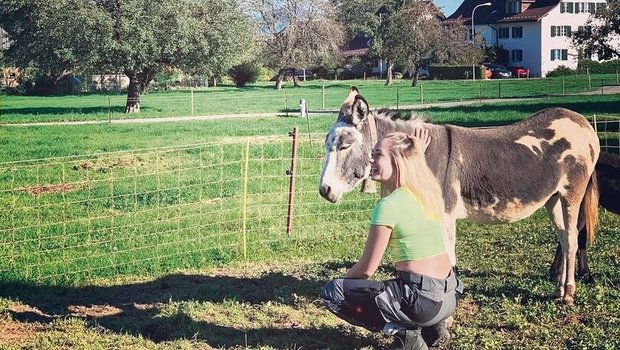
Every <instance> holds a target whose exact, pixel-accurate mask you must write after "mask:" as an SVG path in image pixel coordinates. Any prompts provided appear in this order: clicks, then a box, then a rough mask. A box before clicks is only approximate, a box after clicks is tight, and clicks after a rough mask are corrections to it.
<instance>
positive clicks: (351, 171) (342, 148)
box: [319, 86, 374, 203]
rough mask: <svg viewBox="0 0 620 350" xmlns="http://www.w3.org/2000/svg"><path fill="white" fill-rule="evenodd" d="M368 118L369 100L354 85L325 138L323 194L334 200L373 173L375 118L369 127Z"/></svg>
mask: <svg viewBox="0 0 620 350" xmlns="http://www.w3.org/2000/svg"><path fill="white" fill-rule="evenodd" d="M368 118H369V109H368V103H367V102H366V100H365V99H364V98H363V97H362V96H361V95H360V94H359V91H358V90H357V88H356V87H354V86H353V87H351V90H350V91H349V95H348V96H347V98H346V99H345V100H344V103H343V104H342V107H341V108H340V112H339V114H338V119H337V120H336V122H335V123H334V125H332V127H331V129H330V130H329V132H328V133H327V136H326V137H325V164H324V165H323V172H322V173H321V180H320V185H319V193H320V194H321V196H323V198H325V199H327V200H328V201H330V202H332V203H335V202H337V201H338V200H340V198H341V197H342V195H343V194H344V193H346V192H349V191H351V190H352V189H353V188H354V187H355V186H356V185H357V184H358V183H359V182H360V181H362V180H363V179H365V178H367V177H368V174H369V173H370V151H371V149H372V147H373V146H374V145H373V144H372V141H371V139H372V138H373V137H371V132H374V131H371V129H374V120H373V123H372V124H373V125H372V126H369V123H368V122H367V120H368ZM371 118H372V117H371Z"/></svg>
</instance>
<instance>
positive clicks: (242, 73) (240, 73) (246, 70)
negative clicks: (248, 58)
mask: <svg viewBox="0 0 620 350" xmlns="http://www.w3.org/2000/svg"><path fill="white" fill-rule="evenodd" d="M260 75H261V67H260V66H259V65H258V64H256V63H252V62H248V63H243V64H240V65H238V66H235V67H233V68H232V69H231V70H230V77H231V78H232V79H233V81H234V82H235V85H236V86H237V87H242V86H245V85H246V84H247V83H255V82H256V81H257V80H258V78H259V77H260Z"/></svg>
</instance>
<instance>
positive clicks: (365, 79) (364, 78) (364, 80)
mask: <svg viewBox="0 0 620 350" xmlns="http://www.w3.org/2000/svg"><path fill="white" fill-rule="evenodd" d="M616 73H617V71H616ZM364 81H366V72H364Z"/></svg>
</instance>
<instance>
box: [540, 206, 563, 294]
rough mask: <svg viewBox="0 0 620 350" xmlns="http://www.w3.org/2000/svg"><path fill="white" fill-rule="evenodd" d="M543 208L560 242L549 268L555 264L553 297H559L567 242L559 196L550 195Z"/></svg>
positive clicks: (561, 289) (561, 292)
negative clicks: (555, 285)
mask: <svg viewBox="0 0 620 350" xmlns="http://www.w3.org/2000/svg"><path fill="white" fill-rule="evenodd" d="M545 209H547V213H549V217H550V219H551V222H552V223H553V225H554V226H555V233H556V235H557V237H558V240H559V242H560V243H559V246H558V250H559V252H558V251H556V256H555V259H554V261H553V264H552V266H551V268H552V269H553V268H554V266H555V273H554V280H555V282H556V284H557V287H556V290H555V292H554V293H553V297H554V298H556V299H561V298H562V297H563V296H564V283H563V281H565V280H566V256H565V255H564V254H563V251H564V247H566V245H567V243H568V242H567V238H568V236H567V232H566V230H565V226H564V210H563V207H562V203H561V201H560V196H559V195H558V194H554V195H553V196H551V198H549V200H548V201H547V203H545Z"/></svg>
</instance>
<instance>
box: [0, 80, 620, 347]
mask: <svg viewBox="0 0 620 350" xmlns="http://www.w3.org/2000/svg"><path fill="white" fill-rule="evenodd" d="M346 90H347V87H345V86H343V87H341V88H340V97H339V101H340V102H341V101H342V99H343V97H344V95H346ZM369 90H371V89H370V88H369ZM362 94H364V89H363V88H362ZM619 100H620V98H619V96H617V95H616V96H571V97H554V98H549V99H542V100H536V101H528V102H519V103H514V102H513V103H511V102H510V101H507V102H505V103H501V104H498V105H492V106H490V105H476V106H467V107H454V108H447V109H441V108H433V109H428V110H424V111H421V113H422V114H424V115H426V116H428V117H430V118H432V119H433V120H435V121H437V122H440V123H454V124H460V125H468V126H473V125H477V126H480V125H501V124H506V123H510V122H514V121H516V120H519V119H522V118H524V117H526V116H527V115H529V114H531V113H533V112H535V111H537V110H539V109H542V108H545V107H549V106H565V107H568V108H571V109H574V110H577V111H579V112H581V113H583V114H585V115H587V116H592V115H594V114H597V115H599V116H600V115H618V106H619V103H618V102H619ZM340 102H339V103H340ZM369 102H370V103H371V105H372V104H373V100H372V99H371V98H370V97H369ZM240 103H243V102H242V101H240ZM334 117H335V116H313V117H311V119H310V123H311V125H310V130H311V131H312V132H313V134H312V135H306V134H305V131H306V128H307V127H306V125H305V121H303V120H300V119H298V118H283V117H261V118H252V119H230V120H213V121H200V122H185V123H167V124H152V125H142V124H135V125H107V124H106V125H82V126H70V127H68V126H45V127H43V126H41V127H2V129H0V132H1V133H2V137H1V138H0V142H2V145H3V147H1V148H0V160H1V163H0V233H1V234H0V348H8V349H12V348H16V349H17V348H28V349H58V348H67V349H68V348H82V349H91V348H100V349H116V348H133V349H194V348H205V349H210V348H226V349H242V348H256V349H327V348H329V349H351V348H365V349H373V348H383V347H385V346H386V345H387V343H388V341H387V339H385V338H382V337H381V336H378V335H375V334H370V333H368V332H365V331H362V330H360V329H358V328H355V327H351V326H348V325H347V324H345V323H344V322H341V321H339V320H338V319H336V318H335V317H333V316H332V315H330V314H329V313H328V312H326V311H325V310H324V309H323V308H322V307H321V305H320V303H319V301H318V300H317V296H318V292H319V291H320V288H321V287H322V285H323V284H324V283H325V282H326V281H327V280H328V279H329V278H333V277H336V276H341V275H342V274H343V273H344V272H345V271H346V268H347V267H348V266H350V265H352V264H353V263H354V262H355V260H356V259H357V258H358V257H359V255H360V253H361V249H362V245H363V242H364V235H365V229H366V225H367V223H366V221H367V218H368V213H369V210H370V208H371V207H372V204H373V202H374V201H375V200H376V198H377V197H376V196H369V195H363V194H360V193H357V192H354V193H350V194H349V195H348V196H347V197H346V200H345V201H344V202H342V203H340V204H338V205H332V204H329V203H327V202H326V201H324V200H322V199H321V198H319V196H318V193H317V189H316V187H317V178H318V174H319V172H320V165H321V157H322V152H323V151H322V140H321V136H322V135H324V134H325V132H326V131H327V129H328V128H329V126H330V125H331V123H333V120H334ZM25 119H27V117H26V118H25ZM297 125H298V126H299V127H300V130H301V131H302V132H304V133H303V134H302V135H300V142H301V143H300V147H299V159H300V161H299V163H298V165H297V166H298V173H297V176H296V181H297V190H296V196H297V197H296V208H295V212H294V214H295V219H294V230H293V232H292V234H291V236H290V237H289V236H287V235H286V233H285V217H286V209H287V204H286V203H287V202H286V199H287V198H286V197H287V193H288V177H287V176H286V175H285V172H286V170H288V168H289V162H290V160H289V156H290V141H289V137H288V136H287V133H288V131H290V130H291V129H292V127H294V126H297ZM257 135H259V136H257ZM260 135H280V136H275V137H267V138H265V137H260ZM308 136H311V137H312V138H311V139H309V138H308ZM246 160H247V162H246ZM246 177H247V178H248V179H249V181H248V183H247V186H246V184H245V183H244V181H243V179H244V178H246ZM244 193H245V194H244ZM244 208H245V209H244ZM619 227H620V219H619V218H618V217H617V216H614V215H612V214H609V213H606V212H603V213H601V216H600V230H599V232H598V239H597V241H596V242H595V244H594V245H593V246H592V249H591V267H592V269H593V271H594V275H595V278H596V279H597V284H596V285H594V286H585V285H582V284H579V285H578V299H577V302H576V305H575V306H574V307H572V308H567V307H563V306H561V305H557V304H555V303H554V302H552V301H551V300H550V298H549V295H550V294H551V292H552V291H553V284H552V283H551V282H549V281H548V280H547V268H548V265H549V263H550V262H551V260H552V253H553V251H554V249H555V244H556V243H555V238H554V237H553V234H552V233H551V225H550V223H549V221H548V220H547V219H546V214H545V213H543V212H538V213H536V214H535V215H534V216H533V217H531V218H529V219H527V220H523V221H521V222H518V223H515V224H511V225H494V226H490V225H474V224H471V223H467V222H460V223H459V224H458V232H459V234H458V240H457V241H458V244H457V254H458V258H459V268H460V271H461V277H462V279H463V281H464V282H465V285H466V294H465V295H464V297H463V299H462V300H461V302H460V304H459V307H458V310H457V313H456V316H455V325H454V327H453V334H454V337H455V339H454V342H453V344H452V348H453V349H474V348H483V349H498V348H514V349H522V348H528V349H529V348H541V349H547V348H548V349H557V348H569V349H582V348H583V349H586V348H587V349H591V348H596V349H614V348H618V347H620V341H619V340H618V339H620V331H619V330H618V328H617V327H616V326H615V325H616V324H618V322H619V321H620V316H618V315H620V313H619V311H620V306H618V303H617V302H616V301H617V299H618V297H620V292H618V288H617V286H618V283H620V268H619V266H620V265H619V264H618V263H619V262H620V261H619V259H620V258H619V257H620V246H619V245H618V244H617V242H618V239H620V230H619V229H618V228H619ZM244 228H245V232H246V234H245V235H243V234H242V232H244ZM389 274H390V269H389V268H388V264H386V265H385V266H384V267H382V269H381V271H380V275H379V276H377V277H378V278H381V277H387V276H389Z"/></svg>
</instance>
